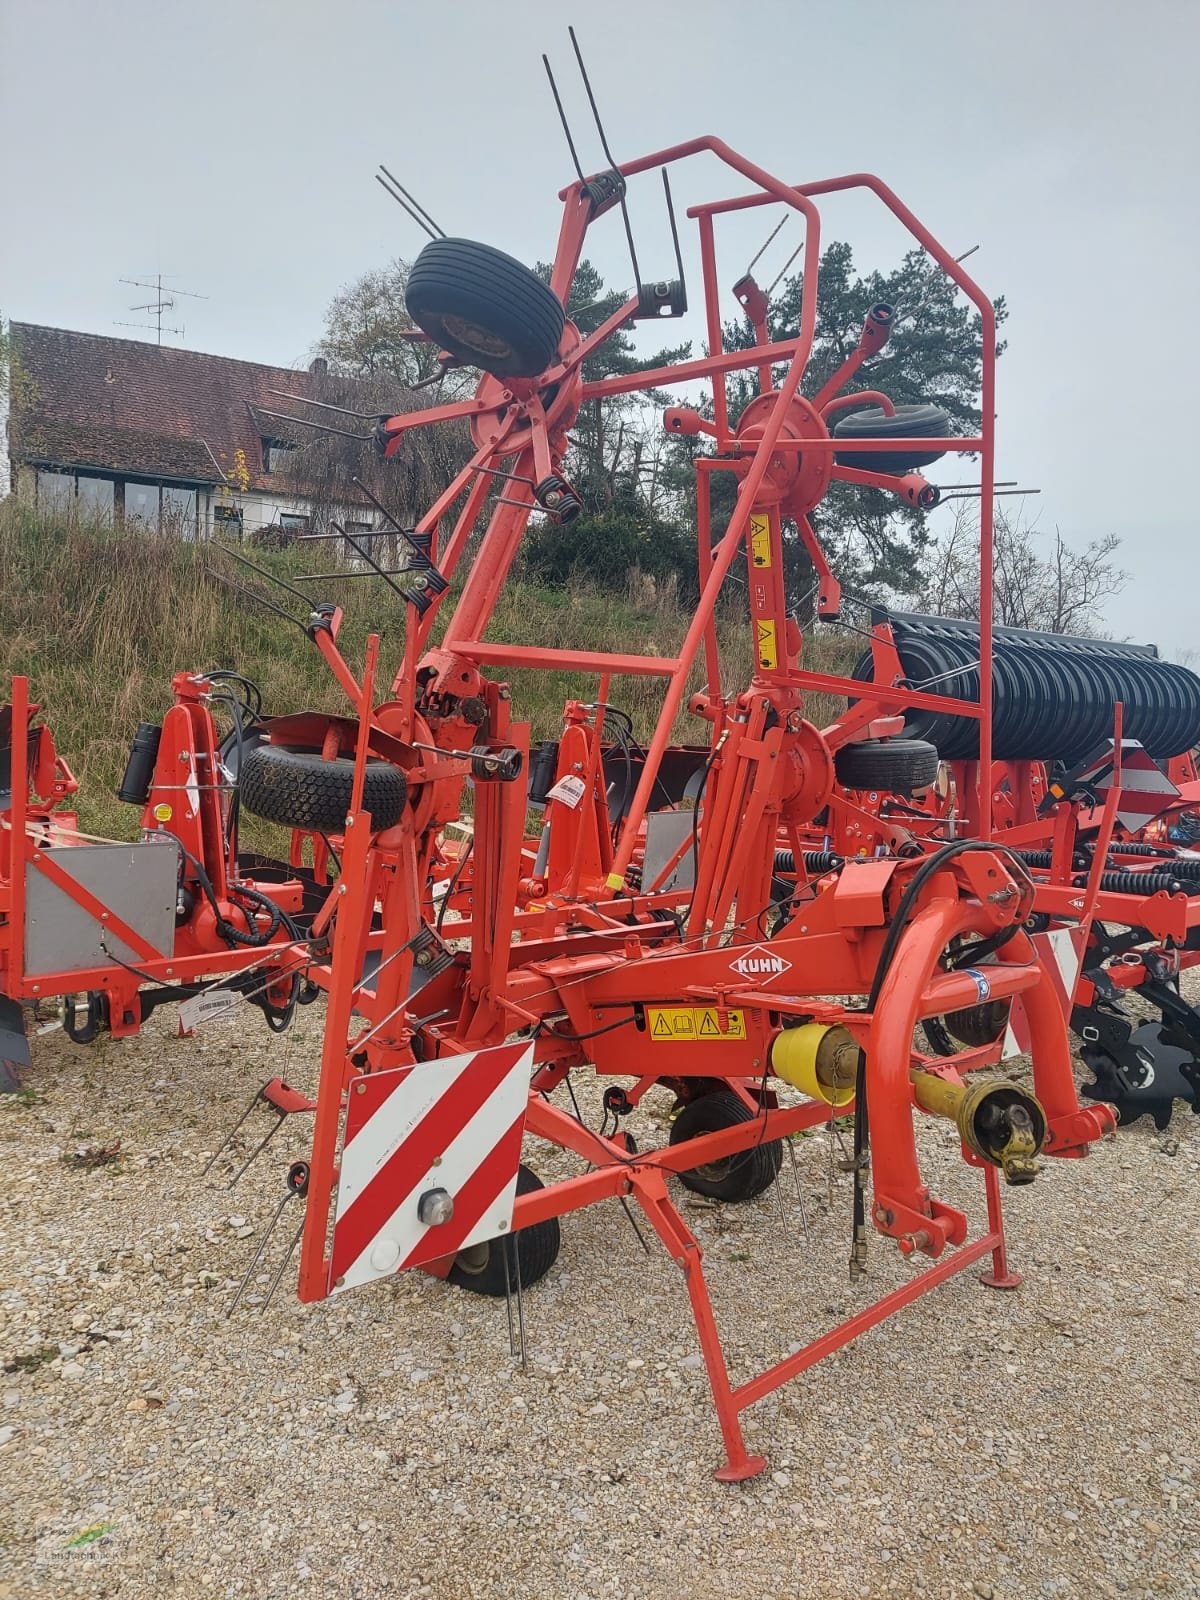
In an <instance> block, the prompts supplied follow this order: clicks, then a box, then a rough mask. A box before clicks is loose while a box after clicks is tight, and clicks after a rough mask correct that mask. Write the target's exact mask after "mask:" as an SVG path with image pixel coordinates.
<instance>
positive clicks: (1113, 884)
mask: <svg viewBox="0 0 1200 1600" xmlns="http://www.w3.org/2000/svg"><path fill="white" fill-rule="evenodd" d="M1086 885H1087V880H1086V878H1078V879H1076V888H1079V889H1082V888H1085V887H1086ZM1100 887H1101V889H1103V890H1104V892H1105V893H1106V894H1157V893H1158V892H1159V891H1160V890H1161V889H1165V890H1166V892H1167V893H1168V894H1186V892H1187V891H1186V889H1185V888H1184V886H1183V884H1182V883H1180V881H1179V879H1178V878H1174V877H1172V876H1171V874H1170V873H1169V872H1102V873H1101V874H1100Z"/></svg>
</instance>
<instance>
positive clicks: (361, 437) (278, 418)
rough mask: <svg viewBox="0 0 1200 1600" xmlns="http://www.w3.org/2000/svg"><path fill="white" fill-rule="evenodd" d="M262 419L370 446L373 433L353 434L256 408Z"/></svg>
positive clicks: (302, 418) (280, 412)
mask: <svg viewBox="0 0 1200 1600" xmlns="http://www.w3.org/2000/svg"><path fill="white" fill-rule="evenodd" d="M254 409H255V411H256V412H257V413H258V415H259V416H260V417H270V418H272V420H273V421H275V422H291V423H293V424H294V425H295V426H296V427H297V428H313V429H315V430H316V432H317V433H335V434H337V436H338V437H339V438H341V439H357V440H358V442H359V444H370V443H371V442H372V441H373V440H374V437H375V435H374V434H373V433H351V432H350V430H349V429H348V428H334V427H331V426H330V424H329V423H328V422H312V421H310V420H309V418H308V417H293V416H290V415H289V414H288V413H287V412H286V411H268V410H267V408H266V406H255V408H254Z"/></svg>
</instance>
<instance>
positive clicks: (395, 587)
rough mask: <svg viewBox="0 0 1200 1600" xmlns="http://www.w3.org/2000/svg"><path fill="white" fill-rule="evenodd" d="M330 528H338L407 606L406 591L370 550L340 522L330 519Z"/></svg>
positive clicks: (362, 558) (359, 554)
mask: <svg viewBox="0 0 1200 1600" xmlns="http://www.w3.org/2000/svg"><path fill="white" fill-rule="evenodd" d="M329 526H330V527H331V528H336V530H337V531H338V533H340V534H341V536H342V538H343V539H344V540H345V541H346V543H347V544H348V545H349V546H350V548H351V549H352V550H353V551H354V553H355V554H356V555H357V556H358V557H359V559H360V560H362V561H365V562H366V563H367V565H368V566H369V567H370V569H371V571H372V572H373V573H374V574H375V576H376V577H377V578H382V579H383V581H384V583H386V584H387V586H388V588H389V589H391V590H393V591H394V592H395V593H396V594H397V595H399V597H400V599H401V600H403V601H404V602H405V604H407V603H408V596H407V595H406V594H405V592H404V590H403V589H402V588H401V587H400V585H399V584H398V583H393V582H392V579H391V576H390V574H389V573H387V572H385V571H384V570H383V568H382V567H381V566H380V565H379V563H378V561H376V559H375V557H374V556H373V555H372V554H371V552H370V551H369V550H365V549H364V548H363V546H362V545H361V544H359V542H358V540H357V539H353V538H351V536H350V535H349V534H348V533H347V532H346V530H345V528H344V527H343V526H342V524H341V523H340V522H334V521H333V519H332V518H330V522H329Z"/></svg>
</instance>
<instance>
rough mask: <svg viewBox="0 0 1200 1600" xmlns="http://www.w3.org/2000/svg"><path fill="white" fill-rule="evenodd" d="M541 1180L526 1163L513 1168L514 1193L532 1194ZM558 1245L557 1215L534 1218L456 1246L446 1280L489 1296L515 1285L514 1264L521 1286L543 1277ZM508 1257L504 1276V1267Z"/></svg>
mask: <svg viewBox="0 0 1200 1600" xmlns="http://www.w3.org/2000/svg"><path fill="white" fill-rule="evenodd" d="M544 1188H545V1184H544V1183H543V1182H542V1180H541V1179H540V1178H539V1177H538V1175H537V1174H536V1173H535V1172H531V1171H530V1170H529V1168H528V1167H524V1166H522V1167H518V1168H517V1193H518V1194H532V1193H533V1192H534V1190H535V1189H544ZM561 1248H562V1231H561V1229H560V1228H559V1226H558V1218H557V1217H547V1219H546V1221H545V1222H535V1223H534V1224H533V1226H532V1227H530V1228H520V1229H518V1231H517V1232H516V1233H510V1234H505V1235H503V1236H502V1237H501V1238H499V1239H484V1240H482V1241H481V1242H480V1243H479V1244H471V1245H468V1246H467V1247H466V1249H465V1250H460V1251H459V1252H458V1254H457V1255H456V1256H455V1258H454V1265H453V1266H452V1267H451V1268H450V1271H449V1272H448V1273H447V1274H446V1279H447V1282H449V1283H453V1284H456V1285H457V1286H458V1288H460V1289H469V1290H470V1291H471V1293H472V1294H486V1295H490V1296H491V1297H492V1298H493V1299H495V1298H497V1297H499V1296H501V1295H503V1294H504V1293H505V1291H506V1285H507V1287H509V1288H511V1289H513V1290H515V1289H516V1287H517V1264H518V1262H519V1263H520V1268H521V1287H522V1289H528V1287H529V1285H530V1284H531V1283H536V1282H537V1281H538V1279H539V1278H544V1277H545V1276H546V1274H547V1273H548V1272H549V1271H550V1268H551V1267H552V1266H553V1265H554V1263H555V1261H557V1259H558V1252H559V1250H560V1249H561ZM506 1254H507V1257H508V1273H507V1277H506V1274H505V1270H504V1261H505V1255H506Z"/></svg>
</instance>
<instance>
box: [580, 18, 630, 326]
mask: <svg viewBox="0 0 1200 1600" xmlns="http://www.w3.org/2000/svg"><path fill="white" fill-rule="evenodd" d="M567 32H568V33H569V34H570V36H571V48H572V49H573V50H574V51H575V59H576V61H578V63H579V76H580V77H581V78H582V79H583V87H584V88H585V89H586V90H587V97H588V104H589V105H590V106H591V108H592V116H593V117H594V118H595V119H596V132H597V133H598V134H599V135H600V147H601V149H602V150H603V151H604V158H605V160H606V161H607V162H608V165H609V167H610V169H611V170H612V171H613V172H619V171H620V168H619V167H618V166H617V163H616V162H615V161H614V160H613V153H612V151H611V150H610V149H609V148H608V139H607V137H606V135H605V132H604V124H603V123H602V122H601V120H600V108H599V107H598V106H597V104H596V96H595V95H594V94H593V93H592V82H591V79H590V78H589V77H588V72H587V68H586V67H585V66H584V64H583V51H582V50H581V49H580V48H579V40H578V39H577V38H576V37H575V29H574V28H570V27H569V28H568V29H567ZM620 206H621V217H622V219H623V221H624V223H625V238H626V240H627V241H628V244H629V259H630V261H631V262H632V263H633V281H634V283H635V284H636V285H637V292H638V299H639V300H640V299H641V297H642V275H641V272H640V271H639V270H638V258H637V251H636V250H635V249H634V244H633V226H632V224H631V223H630V221H629V207H628V206H627V205H626V204H625V196H624V194H622V195H621V200H620Z"/></svg>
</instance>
